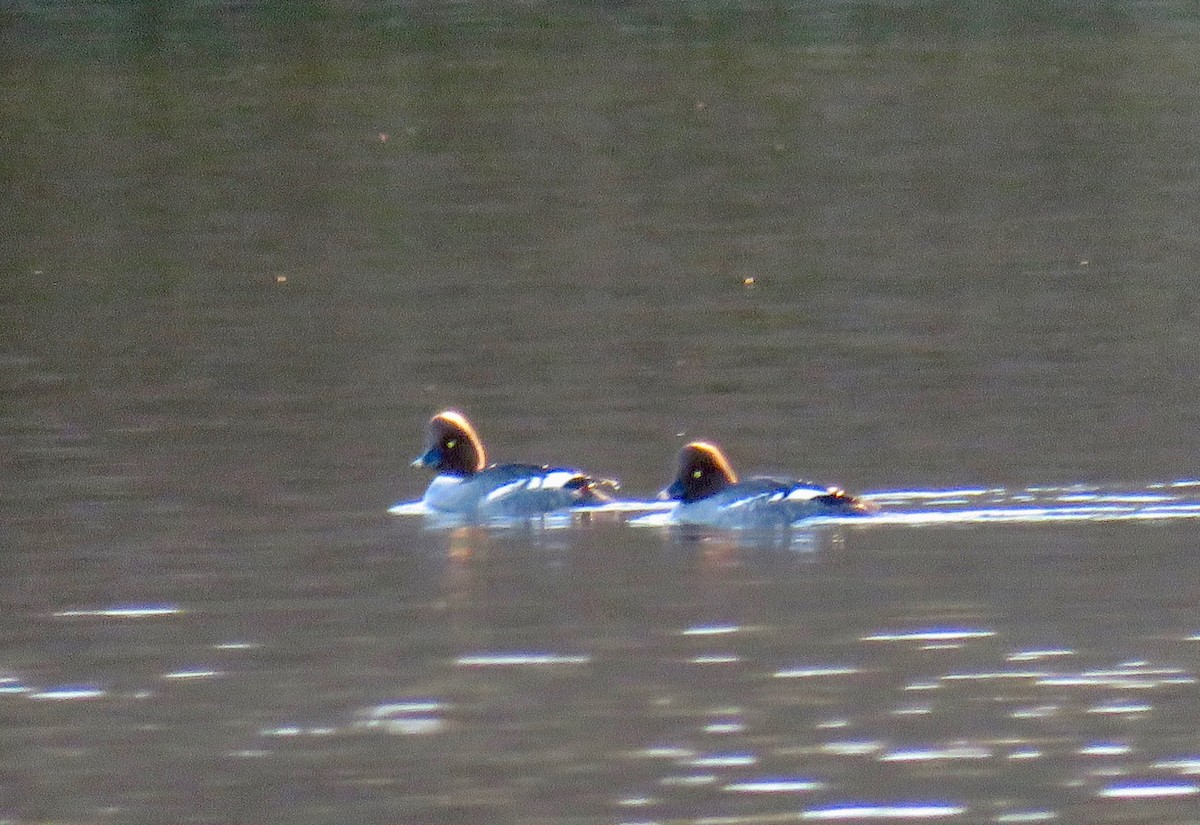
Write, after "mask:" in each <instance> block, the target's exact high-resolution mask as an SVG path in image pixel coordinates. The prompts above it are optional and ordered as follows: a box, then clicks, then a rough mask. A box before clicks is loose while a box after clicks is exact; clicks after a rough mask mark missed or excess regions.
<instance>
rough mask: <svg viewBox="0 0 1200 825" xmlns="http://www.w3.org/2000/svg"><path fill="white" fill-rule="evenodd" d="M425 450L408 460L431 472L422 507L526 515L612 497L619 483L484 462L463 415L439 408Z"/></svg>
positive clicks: (468, 514) (469, 514) (471, 514)
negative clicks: (412, 459) (434, 473)
mask: <svg viewBox="0 0 1200 825" xmlns="http://www.w3.org/2000/svg"><path fill="white" fill-rule="evenodd" d="M425 447H426V449H425V452H424V453H422V454H421V455H420V456H418V457H417V458H416V460H414V461H413V462H412V466H414V467H424V468H426V469H430V470H433V471H434V472H436V473H437V475H436V476H435V477H434V479H433V481H432V482H431V483H430V485H429V487H428V489H426V490H425V495H424V496H423V497H422V499H421V504H422V505H423V506H424V509H425V511H426V512H427V513H431V514H437V515H445V516H457V517H462V518H468V519H472V518H478V519H490V518H531V517H536V516H540V515H545V514H547V513H552V512H555V511H563V510H568V509H570V508H574V507H589V506H600V505H603V504H606V503H608V502H610V501H612V493H614V492H615V491H616V490H617V488H618V487H619V485H618V484H617V482H616V481H613V480H612V479H599V478H594V477H593V476H590V475H587V474H586V473H583V472H581V471H579V470H576V469H571V468H566V467H551V466H549V465H545V464H541V465H539V464H488V460H487V452H486V451H485V450H484V447H483V440H482V439H481V438H480V437H479V433H478V432H476V430H475V427H474V426H473V425H472V424H471V422H470V421H469V420H467V417H466V416H465V415H463V414H462V413H461V412H458V411H457V410H443V411H442V412H439V413H438V414H437V415H434V416H433V417H432V418H430V419H429V423H428V425H427V427H426V438H425Z"/></svg>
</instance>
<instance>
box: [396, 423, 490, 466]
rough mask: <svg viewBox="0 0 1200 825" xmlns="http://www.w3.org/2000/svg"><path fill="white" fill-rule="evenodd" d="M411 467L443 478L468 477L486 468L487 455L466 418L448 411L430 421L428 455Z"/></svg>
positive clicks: (427, 435)
mask: <svg viewBox="0 0 1200 825" xmlns="http://www.w3.org/2000/svg"><path fill="white" fill-rule="evenodd" d="M412 466H414V467H428V468H429V469H431V470H436V471H437V472H438V473H441V474H443V475H454V476H469V475H473V474H474V473H477V472H479V471H480V470H482V469H483V468H484V467H485V466H487V453H485V452H484V451H483V442H482V441H480V440H479V434H478V433H476V432H475V428H474V427H472V426H471V422H470V421H468V420H467V417H466V416H465V415H463V414H462V413H460V412H455V411H454V410H445V411H444V412H440V413H438V414H437V415H435V416H434V417H433V418H431V419H429V426H428V427H427V429H426V435H425V452H424V453H423V454H422V455H421V456H420V457H419V458H417V459H416V460H415V461H414V462H413V463H412Z"/></svg>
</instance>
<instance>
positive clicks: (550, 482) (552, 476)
mask: <svg viewBox="0 0 1200 825" xmlns="http://www.w3.org/2000/svg"><path fill="white" fill-rule="evenodd" d="M577 478H579V473H577V472H575V471H574V470H552V471H551V472H549V473H546V475H544V476H542V482H541V483H542V486H543V487H556V488H558V489H562V488H563V487H565V486H567V484H568V483H569V482H571V481H574V480H575V479H577ZM530 489H533V488H532V487H531V488H530Z"/></svg>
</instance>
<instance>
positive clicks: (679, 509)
mask: <svg viewBox="0 0 1200 825" xmlns="http://www.w3.org/2000/svg"><path fill="white" fill-rule="evenodd" d="M659 498H666V499H674V500H676V501H678V502H679V503H678V504H676V505H675V508H674V510H672V513H671V518H672V520H673V521H676V522H679V523H682V524H702V525H708V526H713V527H745V528H767V527H779V526H785V525H790V524H794V523H796V522H797V521H802V520H803V519H806V518H812V517H814V516H850V515H862V514H864V513H867V512H870V509H871V508H870V507H869V506H868V505H867V504H866V503H865V502H863V501H862V500H861V499H858V498H856V497H855V496H852V495H850V494H848V493H847V492H846V491H845V490H842V489H840V488H838V487H827V486H825V485H822V484H813V483H811V482H807V481H797V480H796V479H792V478H770V477H763V476H756V477H753V478H747V479H745V480H744V481H739V480H738V477H737V474H736V473H735V472H734V471H733V467H732V466H731V465H730V463H729V459H727V458H725V455H724V453H722V452H721V449H720V448H719V447H717V446H716V445H715V444H710V443H708V442H706V441H693V442H691V443H690V444H686V445H684V447H683V449H681V450H680V451H679V472H678V473H677V475H676V476H675V480H674V481H673V482H671V485H670V486H669V487H667V488H666V489H665V490H663V491H662V492H661V493H659Z"/></svg>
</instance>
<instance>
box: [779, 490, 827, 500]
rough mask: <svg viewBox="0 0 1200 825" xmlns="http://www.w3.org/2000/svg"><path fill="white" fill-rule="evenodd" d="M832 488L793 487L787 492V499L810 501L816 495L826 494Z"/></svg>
mask: <svg viewBox="0 0 1200 825" xmlns="http://www.w3.org/2000/svg"><path fill="white" fill-rule="evenodd" d="M831 492H833V491H832V490H830V489H828V488H825V487H793V488H792V489H791V490H790V491H789V492H788V494H787V500H788V501H812V500H813V499H814V498H816V497H817V496H827V495H829V494H830V493H831Z"/></svg>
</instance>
